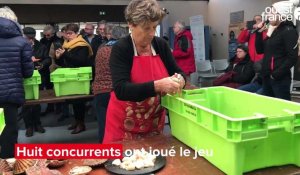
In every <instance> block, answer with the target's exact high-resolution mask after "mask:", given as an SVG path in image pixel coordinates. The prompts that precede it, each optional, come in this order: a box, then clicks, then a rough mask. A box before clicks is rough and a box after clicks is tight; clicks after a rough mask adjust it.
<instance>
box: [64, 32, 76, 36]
mask: <svg viewBox="0 0 300 175" xmlns="http://www.w3.org/2000/svg"><path fill="white" fill-rule="evenodd" d="M65 34H66V35H73V34H75V32H66V33H65Z"/></svg>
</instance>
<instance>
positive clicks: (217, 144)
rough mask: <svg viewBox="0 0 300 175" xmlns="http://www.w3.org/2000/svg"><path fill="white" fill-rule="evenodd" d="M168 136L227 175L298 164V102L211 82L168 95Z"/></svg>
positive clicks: (299, 160)
mask: <svg viewBox="0 0 300 175" xmlns="http://www.w3.org/2000/svg"><path fill="white" fill-rule="evenodd" d="M162 105H163V106H164V107H166V108H167V109H169V114H170V123H171V130H172V135H174V136H175V137H176V138H178V139H179V140H180V141H182V142H183V143H185V144H187V145H188V146H190V147H191V148H193V149H196V150H199V149H204V150H211V151H212V152H213V155H209V156H204V157H205V158H206V159H207V160H208V161H210V162H211V163H212V164H214V165H215V166H216V167H218V168H219V169H221V170H222V171H223V172H225V173H226V174H229V175H242V174H243V172H249V171H252V170H255V169H259V168H265V167H270V166H278V165H286V164H294V165H297V166H300V104H298V103H294V102H290V101H285V100H281V99H275V98H270V97H265V96H261V95H256V94H253V93H248V92H244V91H239V90H236V89H231V88H226V87H212V88H203V89H196V90H188V91H184V92H183V94H182V97H178V96H171V95H167V96H165V97H163V99H162Z"/></svg>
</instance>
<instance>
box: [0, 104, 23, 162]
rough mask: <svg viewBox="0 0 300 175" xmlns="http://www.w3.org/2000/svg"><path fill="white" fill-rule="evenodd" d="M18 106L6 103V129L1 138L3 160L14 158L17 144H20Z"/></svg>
mask: <svg viewBox="0 0 300 175" xmlns="http://www.w3.org/2000/svg"><path fill="white" fill-rule="evenodd" d="M18 107H19V105H18V104H12V103H4V104H0V108H3V109H4V116H5V124H6V125H5V128H4V130H3V132H2V134H1V136H0V146H1V151H0V157H1V158H2V159H5V158H11V157H14V149H15V144H16V143H17V142H18V121H17V117H18Z"/></svg>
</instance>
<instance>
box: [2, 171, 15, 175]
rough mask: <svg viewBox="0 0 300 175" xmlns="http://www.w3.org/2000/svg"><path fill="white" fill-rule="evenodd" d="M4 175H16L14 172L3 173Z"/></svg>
mask: <svg viewBox="0 0 300 175" xmlns="http://www.w3.org/2000/svg"><path fill="white" fill-rule="evenodd" d="M2 175H14V173H13V172H12V171H9V172H3V173H2Z"/></svg>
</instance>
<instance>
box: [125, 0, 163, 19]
mask: <svg viewBox="0 0 300 175" xmlns="http://www.w3.org/2000/svg"><path fill="white" fill-rule="evenodd" d="M165 15H166V11H165V10H164V9H162V8H160V6H159V4H158V3H157V1H156V0H132V1H131V2H130V3H129V4H128V6H127V7H126V9H125V19H126V21H127V22H128V23H129V24H133V25H138V24H142V25H144V24H145V23H149V22H156V21H159V22H160V21H161V20H162V19H163V18H164V16H165Z"/></svg>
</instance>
